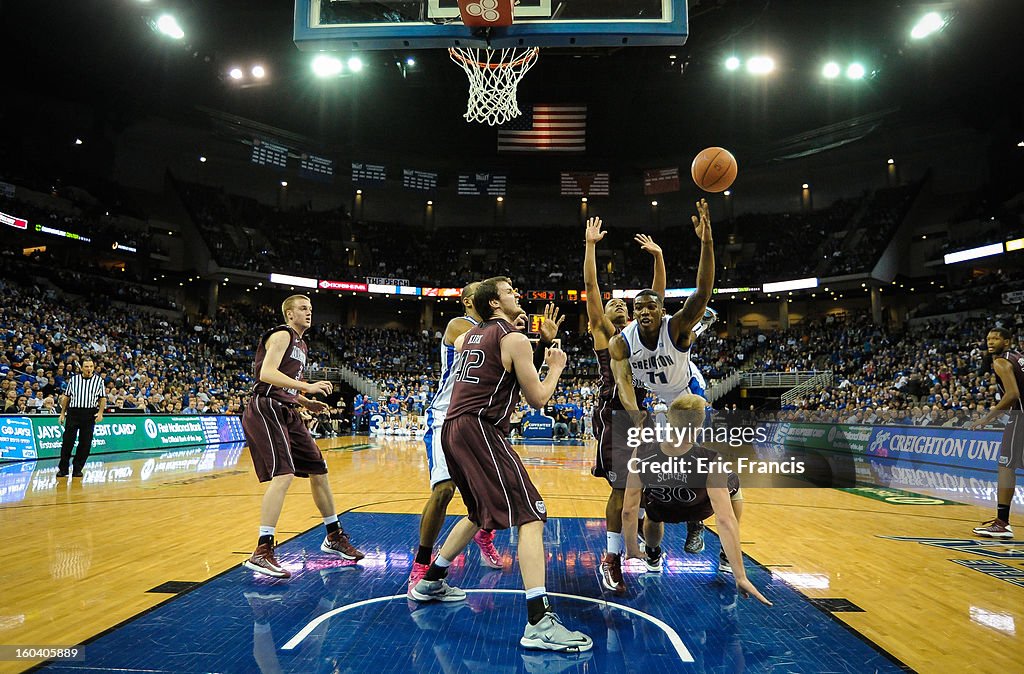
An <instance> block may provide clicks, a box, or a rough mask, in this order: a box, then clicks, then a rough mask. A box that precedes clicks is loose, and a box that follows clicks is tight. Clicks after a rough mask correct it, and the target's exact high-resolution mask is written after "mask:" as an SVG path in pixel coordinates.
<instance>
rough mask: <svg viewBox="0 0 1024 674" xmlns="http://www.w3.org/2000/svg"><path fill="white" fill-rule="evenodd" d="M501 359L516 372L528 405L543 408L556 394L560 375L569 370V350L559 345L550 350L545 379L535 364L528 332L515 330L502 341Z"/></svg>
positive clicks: (548, 351)
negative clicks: (525, 333)
mask: <svg viewBox="0 0 1024 674" xmlns="http://www.w3.org/2000/svg"><path fill="white" fill-rule="evenodd" d="M501 359H502V361H503V362H504V363H505V366H506V369H511V370H512V371H513V372H514V373H515V375H516V379H518V380H519V386H520V387H521V388H522V390H523V397H524V398H526V402H527V404H529V405H530V407H532V408H534V409H543V407H544V406H545V405H547V404H548V401H549V400H550V399H551V396H552V395H554V393H555V388H556V387H557V386H558V378H559V377H560V376H561V375H562V370H564V369H565V363H566V356H565V352H564V351H562V350H561V349H559V348H558V347H551V348H549V349H547V351H546V352H545V356H544V363H545V364H547V366H548V375H547V376H546V377H545V378H544V381H541V379H540V373H538V372H537V368H536V367H534V365H533V350H532V349H531V348H530V340H528V339H527V338H526V335H523V334H522V333H518V332H514V333H511V334H509V335H507V336H506V337H504V338H503V339H502V340H501ZM509 366H511V367H509Z"/></svg>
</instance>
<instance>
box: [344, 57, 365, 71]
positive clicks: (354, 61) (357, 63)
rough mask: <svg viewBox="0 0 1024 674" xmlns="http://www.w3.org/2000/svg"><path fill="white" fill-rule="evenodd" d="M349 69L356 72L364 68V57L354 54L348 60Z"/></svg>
mask: <svg viewBox="0 0 1024 674" xmlns="http://www.w3.org/2000/svg"><path fill="white" fill-rule="evenodd" d="M348 69H349V70H351V71H352V72H354V73H358V72H359V71H361V70H362V69H363V59H361V58H359V57H358V56H353V57H352V58H350V59H349V60H348Z"/></svg>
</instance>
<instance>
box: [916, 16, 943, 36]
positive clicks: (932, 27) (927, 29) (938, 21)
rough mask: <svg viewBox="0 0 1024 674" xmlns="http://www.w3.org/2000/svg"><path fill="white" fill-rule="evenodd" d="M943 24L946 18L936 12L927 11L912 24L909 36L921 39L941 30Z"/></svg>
mask: <svg viewBox="0 0 1024 674" xmlns="http://www.w3.org/2000/svg"><path fill="white" fill-rule="evenodd" d="M945 25H946V20H945V19H943V18H942V15H941V14H939V13H938V12H928V13H927V14H925V15H924V16H922V17H921V18H920V19H918V21H917V23H915V24H914V27H913V28H912V29H911V30H910V37H912V38H913V39H915V40H923V39H924V38H926V37H928V36H929V35H932V34H933V33H937V32H939V31H940V30H942V27H943V26H945Z"/></svg>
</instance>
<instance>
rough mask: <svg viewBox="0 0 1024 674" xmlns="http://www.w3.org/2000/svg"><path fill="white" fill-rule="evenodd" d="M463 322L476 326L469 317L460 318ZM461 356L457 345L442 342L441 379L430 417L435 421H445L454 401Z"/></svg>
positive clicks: (431, 403) (431, 405)
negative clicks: (446, 413)
mask: <svg viewBox="0 0 1024 674" xmlns="http://www.w3.org/2000/svg"><path fill="white" fill-rule="evenodd" d="M460 318H461V319H462V320H465V321H469V323H470V324H471V325H476V321H474V320H473V319H472V318H470V317H469V316H460ZM458 363H459V354H458V352H456V351H455V345H453V344H445V343H444V340H443V339H442V340H441V379H439V380H438V382H437V393H436V394H435V395H434V399H433V400H431V401H430V410H431V411H433V414H431V415H428V416H429V417H432V418H433V419H435V420H436V419H438V417H440V420H441V421H443V420H444V413H445V412H446V411H448V403H450V402H451V400H452V389H453V388H454V387H455V372H456V371H458V369H459V368H458Z"/></svg>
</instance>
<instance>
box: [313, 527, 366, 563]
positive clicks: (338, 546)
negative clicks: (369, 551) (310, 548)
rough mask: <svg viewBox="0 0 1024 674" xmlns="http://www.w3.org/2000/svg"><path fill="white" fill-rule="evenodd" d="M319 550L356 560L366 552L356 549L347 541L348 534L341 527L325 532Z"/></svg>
mask: <svg viewBox="0 0 1024 674" xmlns="http://www.w3.org/2000/svg"><path fill="white" fill-rule="evenodd" d="M320 550H322V551H323V552H326V553H327V554H330V555H337V556H338V557H341V558H342V559H350V560H354V561H357V562H358V561H359V560H360V559H362V558H363V557H365V556H366V553H364V552H362V551H360V550H357V549H356V547H355V546H354V545H352V544H351V543H349V541H348V534H346V533H345V532H344V531H342V530H341V529H338V530H337V531H332V532H331V533H329V534H327V538H325V539H324V542H323V543H321V544H320Z"/></svg>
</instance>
